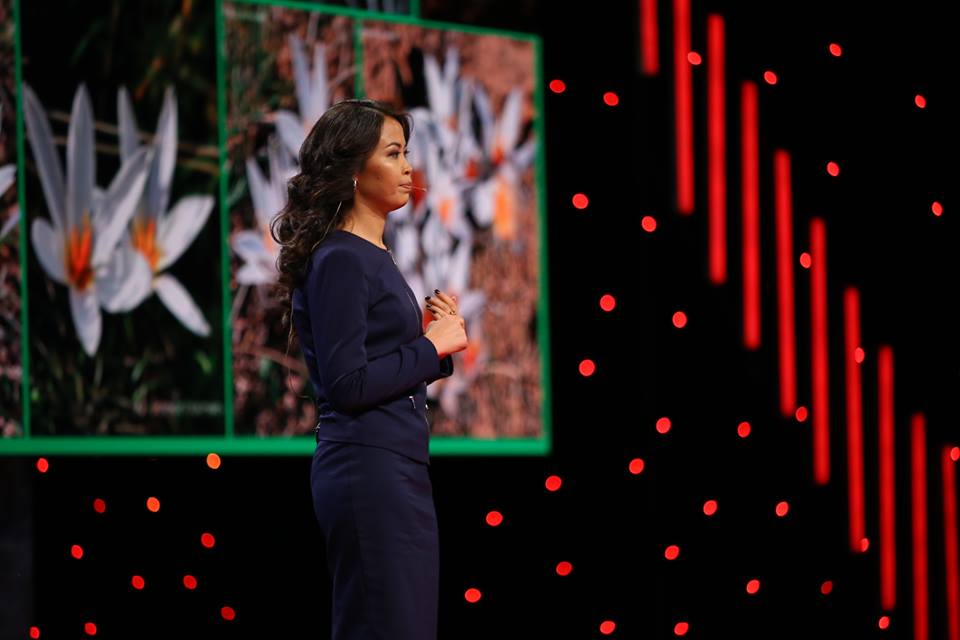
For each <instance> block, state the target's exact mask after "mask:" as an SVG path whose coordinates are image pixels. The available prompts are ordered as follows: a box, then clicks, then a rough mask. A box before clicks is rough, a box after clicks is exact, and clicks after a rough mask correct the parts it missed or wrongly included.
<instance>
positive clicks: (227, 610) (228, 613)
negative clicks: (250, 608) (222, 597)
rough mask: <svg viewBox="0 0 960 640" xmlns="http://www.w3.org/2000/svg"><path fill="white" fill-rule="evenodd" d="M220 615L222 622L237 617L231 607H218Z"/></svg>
mask: <svg viewBox="0 0 960 640" xmlns="http://www.w3.org/2000/svg"><path fill="white" fill-rule="evenodd" d="M220 615H221V616H223V619H224V620H233V619H234V618H236V617H237V612H236V611H234V610H233V607H226V606H224V607H220Z"/></svg>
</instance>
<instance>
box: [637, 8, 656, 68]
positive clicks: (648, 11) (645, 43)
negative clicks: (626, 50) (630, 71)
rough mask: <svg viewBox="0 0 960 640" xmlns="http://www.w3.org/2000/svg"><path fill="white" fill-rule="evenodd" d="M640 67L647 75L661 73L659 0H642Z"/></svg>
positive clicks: (640, 14)
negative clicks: (658, 21) (658, 23)
mask: <svg viewBox="0 0 960 640" xmlns="http://www.w3.org/2000/svg"><path fill="white" fill-rule="evenodd" d="M638 15H639V17H640V69H641V72H642V73H643V75H645V76H655V75H657V74H658V73H660V38H659V35H660V34H659V32H658V31H657V27H658V25H657V0H640V10H639V12H638Z"/></svg>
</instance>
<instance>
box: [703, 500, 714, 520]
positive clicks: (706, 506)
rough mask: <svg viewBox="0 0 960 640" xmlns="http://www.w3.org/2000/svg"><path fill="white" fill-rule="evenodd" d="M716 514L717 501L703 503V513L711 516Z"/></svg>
mask: <svg viewBox="0 0 960 640" xmlns="http://www.w3.org/2000/svg"><path fill="white" fill-rule="evenodd" d="M716 512H717V501H716V500H707V501H706V502H704V503H703V513H704V514H706V515H708V516H712V515H713V514H715V513H716Z"/></svg>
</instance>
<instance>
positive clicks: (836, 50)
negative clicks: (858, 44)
mask: <svg viewBox="0 0 960 640" xmlns="http://www.w3.org/2000/svg"><path fill="white" fill-rule="evenodd" d="M830 53H832V54H833V55H834V56H836V57H837V58H839V57H840V54H842V53H843V49H841V48H840V45H838V44H837V43H836V42H833V43H831V44H830Z"/></svg>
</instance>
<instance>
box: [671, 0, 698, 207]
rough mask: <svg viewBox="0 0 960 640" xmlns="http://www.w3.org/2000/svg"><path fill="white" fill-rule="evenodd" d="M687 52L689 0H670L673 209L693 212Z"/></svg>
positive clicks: (691, 128)
mask: <svg viewBox="0 0 960 640" xmlns="http://www.w3.org/2000/svg"><path fill="white" fill-rule="evenodd" d="M689 52H690V0H673V80H674V82H673V84H674V101H675V102H676V109H675V110H674V112H675V114H676V116H675V117H676V139H677V211H679V212H680V213H682V214H684V215H689V214H691V213H693V73H692V71H691V70H690V63H689V62H688V61H687V54H688V53H689Z"/></svg>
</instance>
